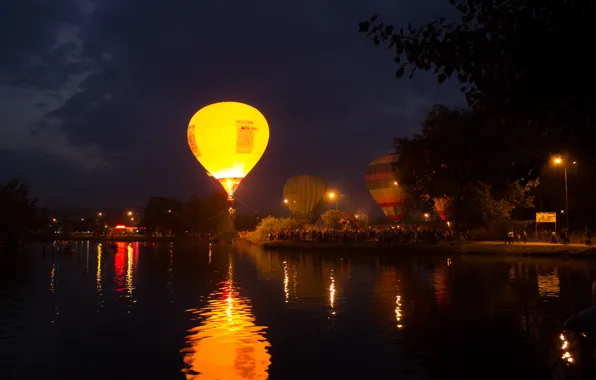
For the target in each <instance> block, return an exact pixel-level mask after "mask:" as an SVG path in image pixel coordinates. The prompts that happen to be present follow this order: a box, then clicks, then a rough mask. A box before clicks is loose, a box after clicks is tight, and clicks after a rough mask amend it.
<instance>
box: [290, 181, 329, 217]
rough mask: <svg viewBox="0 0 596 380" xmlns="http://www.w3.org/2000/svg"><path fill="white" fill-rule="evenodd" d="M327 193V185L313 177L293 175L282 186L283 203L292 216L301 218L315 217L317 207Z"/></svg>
mask: <svg viewBox="0 0 596 380" xmlns="http://www.w3.org/2000/svg"><path fill="white" fill-rule="evenodd" d="M326 191H327V183H326V182H325V180H324V179H323V178H321V177H317V176H315V175H307V174H301V175H295V176H293V177H291V178H289V179H288V180H287V181H286V183H285V184H284V190H283V195H284V202H285V201H286V200H287V202H285V203H286V205H287V206H288V208H289V209H290V211H291V212H292V215H294V216H296V217H302V218H309V219H310V218H312V217H313V216H315V214H316V211H317V206H319V205H320V202H321V199H323V196H324V195H325V192H326Z"/></svg>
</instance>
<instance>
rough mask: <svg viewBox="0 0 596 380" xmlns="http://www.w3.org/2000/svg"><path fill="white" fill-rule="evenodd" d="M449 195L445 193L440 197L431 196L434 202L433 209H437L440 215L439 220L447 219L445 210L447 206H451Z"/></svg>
mask: <svg viewBox="0 0 596 380" xmlns="http://www.w3.org/2000/svg"><path fill="white" fill-rule="evenodd" d="M451 200H452V199H451V197H450V196H449V195H447V194H445V195H443V196H442V197H440V198H433V201H434V202H435V210H437V214H438V215H439V216H440V217H441V220H446V219H447V214H446V212H445V211H446V210H447V208H448V207H449V206H451Z"/></svg>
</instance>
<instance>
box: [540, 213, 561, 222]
mask: <svg viewBox="0 0 596 380" xmlns="http://www.w3.org/2000/svg"><path fill="white" fill-rule="evenodd" d="M536 223H557V213H556V212H537V213H536Z"/></svg>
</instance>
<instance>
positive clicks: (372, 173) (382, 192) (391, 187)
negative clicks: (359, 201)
mask: <svg viewBox="0 0 596 380" xmlns="http://www.w3.org/2000/svg"><path fill="white" fill-rule="evenodd" d="M397 161H398V156H397V154H385V155H383V156H381V157H378V158H376V159H374V160H373V161H372V162H371V163H370V164H368V168H367V169H366V176H365V179H366V186H367V187H368V191H370V194H371V195H372V197H373V198H374V200H375V202H377V205H379V207H380V208H381V210H383V212H384V213H385V215H386V216H387V218H389V220H391V221H392V222H400V221H402V220H403V219H404V218H405V217H406V215H408V213H409V212H410V209H411V205H412V202H411V197H410V196H409V194H408V193H407V192H406V191H405V190H404V189H403V188H402V187H401V186H400V184H399V181H400V176H399V172H398V170H397Z"/></svg>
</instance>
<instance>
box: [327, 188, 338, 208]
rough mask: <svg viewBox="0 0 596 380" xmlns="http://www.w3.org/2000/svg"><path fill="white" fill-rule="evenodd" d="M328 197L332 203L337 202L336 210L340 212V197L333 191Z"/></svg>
mask: <svg viewBox="0 0 596 380" xmlns="http://www.w3.org/2000/svg"><path fill="white" fill-rule="evenodd" d="M327 196H328V197H329V199H330V200H331V201H333V200H335V209H336V210H339V196H338V195H337V194H335V193H334V192H333V191H331V192H329V193H328V194H327Z"/></svg>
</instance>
